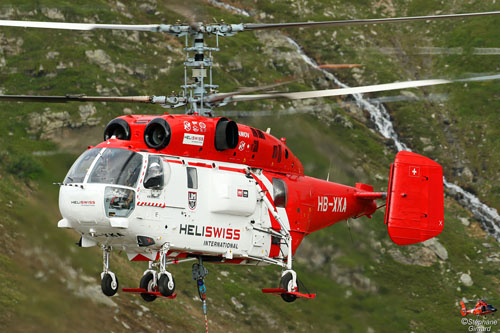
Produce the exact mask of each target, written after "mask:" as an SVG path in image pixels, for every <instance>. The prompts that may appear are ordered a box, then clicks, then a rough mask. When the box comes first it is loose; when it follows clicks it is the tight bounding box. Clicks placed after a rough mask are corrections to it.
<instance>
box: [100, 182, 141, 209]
mask: <svg viewBox="0 0 500 333" xmlns="http://www.w3.org/2000/svg"><path fill="white" fill-rule="evenodd" d="M134 207H135V200H134V191H132V190H129V189H126V188H121V187H111V186H108V187H106V190H105V191H104V208H105V209H106V215H107V216H108V217H128V216H129V215H130V213H131V212H132V210H133V209H134Z"/></svg>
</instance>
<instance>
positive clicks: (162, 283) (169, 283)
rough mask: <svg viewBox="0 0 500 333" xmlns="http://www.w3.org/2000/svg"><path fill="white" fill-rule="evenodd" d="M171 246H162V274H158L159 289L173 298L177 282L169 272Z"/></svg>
mask: <svg viewBox="0 0 500 333" xmlns="http://www.w3.org/2000/svg"><path fill="white" fill-rule="evenodd" d="M168 248H169V245H168V244H167V245H164V246H162V248H161V250H160V273H159V274H158V289H159V290H160V293H161V294H162V295H163V296H165V297H168V296H172V295H173V294H174V291H175V280H174V277H173V276H172V274H170V272H168V271H167V252H168Z"/></svg>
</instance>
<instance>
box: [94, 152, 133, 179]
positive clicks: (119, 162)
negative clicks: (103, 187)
mask: <svg viewBox="0 0 500 333" xmlns="http://www.w3.org/2000/svg"><path fill="white" fill-rule="evenodd" d="M141 165H142V155H141V154H138V153H136V152H133V151H130V150H126V149H117V148H108V149H106V150H105V151H104V152H103V153H102V155H101V157H100V158H99V160H97V162H96V163H95V166H94V168H93V169H92V173H91V174H90V176H89V179H88V182H89V183H99V184H115V185H122V186H128V187H135V186H136V184H137V180H138V179H139V174H140V172H141Z"/></svg>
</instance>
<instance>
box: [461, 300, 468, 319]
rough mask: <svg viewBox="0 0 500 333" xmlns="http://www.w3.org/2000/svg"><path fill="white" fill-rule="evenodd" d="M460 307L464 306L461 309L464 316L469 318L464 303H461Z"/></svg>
mask: <svg viewBox="0 0 500 333" xmlns="http://www.w3.org/2000/svg"><path fill="white" fill-rule="evenodd" d="M460 305H461V306H462V308H461V309H460V312H461V313H462V316H464V317H465V316H467V308H466V307H465V304H464V301H460Z"/></svg>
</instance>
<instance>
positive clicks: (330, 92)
mask: <svg viewBox="0 0 500 333" xmlns="http://www.w3.org/2000/svg"><path fill="white" fill-rule="evenodd" d="M498 79H500V75H490V76H480V77H472V78H467V79H456V80H444V79H433V80H417V81H406V82H394V83H385V84H376V85H371V86H363V87H354V88H340V89H327V90H315V91H301V92H291V93H276V94H257V95H234V96H230V97H229V98H227V99H225V100H224V102H227V103H230V102H240V101H254V100H261V99H275V98H288V99H307V98H320V97H331V96H342V95H352V94H364V93H370V92H378V91H389V90H400V89H408V88H418V87H425V86H435V85H440V84H448V83H453V82H469V81H488V80H498Z"/></svg>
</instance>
